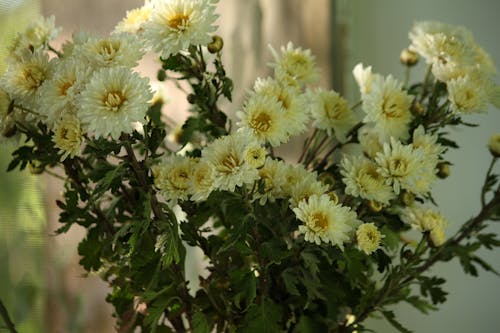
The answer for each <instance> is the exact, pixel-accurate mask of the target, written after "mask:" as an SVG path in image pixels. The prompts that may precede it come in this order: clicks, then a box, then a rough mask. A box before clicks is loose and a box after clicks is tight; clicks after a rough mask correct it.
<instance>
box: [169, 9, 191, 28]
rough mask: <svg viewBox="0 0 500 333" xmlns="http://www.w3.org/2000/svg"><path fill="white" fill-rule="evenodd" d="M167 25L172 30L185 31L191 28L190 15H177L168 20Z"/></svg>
mask: <svg viewBox="0 0 500 333" xmlns="http://www.w3.org/2000/svg"><path fill="white" fill-rule="evenodd" d="M167 25H168V27H169V28H170V29H172V30H177V31H184V30H186V29H187V28H188V26H189V15H186V14H184V13H176V14H175V15H174V16H172V17H171V18H169V19H168V22H167Z"/></svg>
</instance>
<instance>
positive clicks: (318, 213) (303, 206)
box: [293, 194, 360, 250]
mask: <svg viewBox="0 0 500 333" xmlns="http://www.w3.org/2000/svg"><path fill="white" fill-rule="evenodd" d="M293 212H294V213H295V215H296V216H297V218H298V219H299V220H300V221H302V222H303V223H304V224H303V225H301V226H299V233H301V234H304V239H305V240H306V241H308V242H312V243H316V244H318V245H320V244H321V242H324V243H331V244H332V245H336V246H338V247H339V248H340V249H342V250H343V249H344V243H346V242H348V241H349V240H350V233H351V231H352V230H353V229H354V228H355V227H356V226H357V225H358V224H359V223H360V221H359V220H358V219H357V216H356V213H354V212H353V211H351V210H350V209H349V208H348V207H344V206H341V205H337V204H335V203H333V202H332V201H331V200H330V197H329V196H328V195H326V194H325V195H321V196H318V195H312V196H311V197H310V198H309V200H307V201H305V200H304V201H301V202H300V203H299V206H298V207H297V208H294V209H293Z"/></svg>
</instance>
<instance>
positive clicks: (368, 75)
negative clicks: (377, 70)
mask: <svg viewBox="0 0 500 333" xmlns="http://www.w3.org/2000/svg"><path fill="white" fill-rule="evenodd" d="M352 75H353V76H354V79H355V80H356V82H357V84H358V86H359V91H360V93H361V95H364V94H369V93H370V91H371V87H372V81H373V79H374V78H375V77H377V76H380V75H379V74H373V73H372V66H368V67H366V68H365V67H363V64H362V63H359V64H357V65H356V66H354V69H353V70H352Z"/></svg>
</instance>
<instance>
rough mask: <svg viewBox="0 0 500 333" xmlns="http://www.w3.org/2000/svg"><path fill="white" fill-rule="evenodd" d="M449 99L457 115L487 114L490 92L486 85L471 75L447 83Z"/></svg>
mask: <svg viewBox="0 0 500 333" xmlns="http://www.w3.org/2000/svg"><path fill="white" fill-rule="evenodd" d="M447 88H448V99H449V100H450V102H451V108H452V110H453V111H454V112H456V113H473V112H485V111H486V110H487V108H488V91H487V89H485V86H484V84H481V82H480V81H479V80H478V79H473V78H472V77H470V76H469V75H466V76H463V77H459V78H457V79H452V80H450V81H448V82H447Z"/></svg>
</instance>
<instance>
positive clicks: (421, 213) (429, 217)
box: [399, 206, 448, 246]
mask: <svg viewBox="0 0 500 333" xmlns="http://www.w3.org/2000/svg"><path fill="white" fill-rule="evenodd" d="M399 215H400V217H401V220H402V221H403V222H405V223H407V224H410V225H411V226H412V227H413V228H414V229H416V230H418V231H421V232H425V231H430V232H431V237H432V238H433V239H432V240H433V242H434V245H436V246H439V245H441V244H442V243H443V242H444V229H445V228H446V226H447V225H448V221H447V220H446V218H445V217H444V216H443V215H441V214H440V213H439V212H436V211H434V210H432V209H430V208H426V207H422V206H411V207H406V208H404V209H403V210H402V211H401V212H400V214H399Z"/></svg>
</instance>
